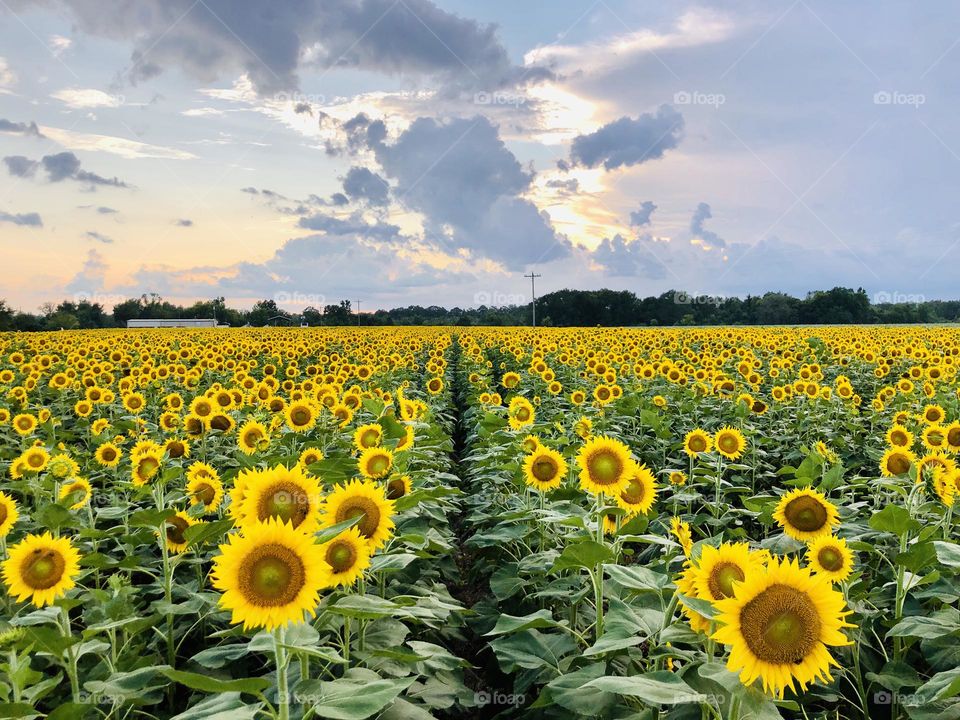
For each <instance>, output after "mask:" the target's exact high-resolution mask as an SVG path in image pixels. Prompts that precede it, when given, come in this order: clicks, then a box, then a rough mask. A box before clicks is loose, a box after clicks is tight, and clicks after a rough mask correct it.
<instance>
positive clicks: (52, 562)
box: [2, 532, 80, 607]
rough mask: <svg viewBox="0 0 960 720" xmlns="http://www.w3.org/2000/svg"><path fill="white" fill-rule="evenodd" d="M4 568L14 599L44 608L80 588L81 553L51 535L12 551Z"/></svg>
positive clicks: (26, 541)
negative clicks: (77, 581) (78, 586)
mask: <svg viewBox="0 0 960 720" xmlns="http://www.w3.org/2000/svg"><path fill="white" fill-rule="evenodd" d="M2 567H3V581H4V582H5V583H6V584H7V587H8V588H9V593H10V595H12V596H13V597H15V598H16V599H17V600H18V601H23V600H26V599H27V598H30V601H31V602H32V603H33V604H34V605H36V606H37V607H43V606H44V605H50V604H51V603H53V601H54V600H56V599H57V598H59V597H62V596H63V595H65V594H66V592H67V591H68V590H70V589H71V588H72V587H74V586H75V585H76V578H77V576H78V575H79V574H80V553H79V552H77V549H76V548H75V547H73V545H72V544H71V543H70V540H69V539H67V538H63V537H60V538H55V537H53V535H51V534H50V533H49V532H45V533H43V534H42V535H27V536H26V537H25V538H24V539H23V540H21V541H20V542H18V543H17V544H16V545H14V546H13V547H11V548H10V551H9V556H8V559H7V560H5V561H4V562H3V565H2Z"/></svg>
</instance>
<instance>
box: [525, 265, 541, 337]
mask: <svg viewBox="0 0 960 720" xmlns="http://www.w3.org/2000/svg"><path fill="white" fill-rule="evenodd" d="M524 277H525V278H530V296H531V300H532V302H531V304H530V309H531V310H532V311H533V327H536V326H537V286H536V278H538V277H543V276H542V275H535V274H534V273H533V271H532V270H531V271H530V274H529V275H524Z"/></svg>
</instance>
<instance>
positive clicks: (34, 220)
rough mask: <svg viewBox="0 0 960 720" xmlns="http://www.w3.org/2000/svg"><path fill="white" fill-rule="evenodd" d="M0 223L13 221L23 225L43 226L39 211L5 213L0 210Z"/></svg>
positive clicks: (15, 223)
mask: <svg viewBox="0 0 960 720" xmlns="http://www.w3.org/2000/svg"><path fill="white" fill-rule="evenodd" d="M0 223H13V224H14V225H21V226H23V227H43V220H42V219H41V218H40V214H39V213H35V212H31V213H16V214H14V213H6V212H2V211H0Z"/></svg>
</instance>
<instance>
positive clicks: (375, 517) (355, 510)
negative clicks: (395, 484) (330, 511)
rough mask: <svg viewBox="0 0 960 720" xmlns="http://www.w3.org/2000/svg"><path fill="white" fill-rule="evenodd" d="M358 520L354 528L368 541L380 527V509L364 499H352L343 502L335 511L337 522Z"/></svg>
mask: <svg viewBox="0 0 960 720" xmlns="http://www.w3.org/2000/svg"><path fill="white" fill-rule="evenodd" d="M356 517H358V518H360V522H359V523H357V525H356V528H357V530H359V531H360V534H361V535H363V536H364V537H365V538H367V539H369V538H372V537H373V536H374V534H375V533H376V532H377V528H379V527H380V508H378V507H377V504H376V503H375V502H374V501H373V500H371V499H369V498H364V497H352V498H349V499H348V500H346V501H344V503H343V504H342V505H341V506H340V508H339V509H338V510H337V522H338V523H342V522H346V521H347V520H353V519H354V518H356Z"/></svg>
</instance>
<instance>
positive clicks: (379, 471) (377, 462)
mask: <svg viewBox="0 0 960 720" xmlns="http://www.w3.org/2000/svg"><path fill="white" fill-rule="evenodd" d="M367 469H368V470H369V471H370V474H371V475H383V474H384V473H385V472H387V470H389V469H390V458H389V457H387V456H386V455H374V456H373V457H371V458H370V461H369V462H368V463H367Z"/></svg>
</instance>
